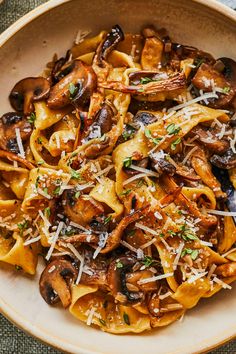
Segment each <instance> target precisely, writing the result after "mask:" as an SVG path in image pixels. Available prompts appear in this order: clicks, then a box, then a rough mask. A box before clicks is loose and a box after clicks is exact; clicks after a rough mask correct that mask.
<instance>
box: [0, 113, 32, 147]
mask: <svg viewBox="0 0 236 354" xmlns="http://www.w3.org/2000/svg"><path fill="white" fill-rule="evenodd" d="M16 129H19V132H20V136H21V140H22V141H23V142H24V141H26V140H27V139H28V138H29V137H30V135H31V133H32V126H31V124H30V123H29V121H28V120H27V119H26V118H25V117H24V115H23V114H21V113H16V112H9V113H6V114H4V115H3V116H2V117H1V118H0V148H1V149H3V150H9V151H11V152H13V153H17V154H18V153H19V152H20V151H19V146H18V144H17V140H16Z"/></svg>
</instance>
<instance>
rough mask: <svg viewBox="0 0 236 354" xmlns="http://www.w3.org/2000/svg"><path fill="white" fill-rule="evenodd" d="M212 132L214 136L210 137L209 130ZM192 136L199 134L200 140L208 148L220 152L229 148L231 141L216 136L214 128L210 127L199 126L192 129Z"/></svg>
mask: <svg viewBox="0 0 236 354" xmlns="http://www.w3.org/2000/svg"><path fill="white" fill-rule="evenodd" d="M209 131H210V133H211V135H212V138H209V135H208V134H207V132H209ZM191 136H197V137H198V139H197V140H198V141H200V142H201V143H202V144H203V145H204V146H205V147H206V148H207V149H209V150H210V151H213V152H215V153H218V154H220V155H221V154H223V153H224V152H225V151H226V150H228V148H229V142H228V140H226V139H224V138H223V139H219V138H218V137H217V136H216V132H215V131H214V130H212V129H211V130H209V128H208V127H203V126H202V127H200V126H197V127H195V128H193V129H192V130H191Z"/></svg>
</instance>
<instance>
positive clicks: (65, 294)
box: [39, 259, 77, 308]
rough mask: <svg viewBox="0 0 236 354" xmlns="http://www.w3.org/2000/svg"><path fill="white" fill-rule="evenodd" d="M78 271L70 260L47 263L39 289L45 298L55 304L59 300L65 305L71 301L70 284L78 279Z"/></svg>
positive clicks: (49, 302)
mask: <svg viewBox="0 0 236 354" xmlns="http://www.w3.org/2000/svg"><path fill="white" fill-rule="evenodd" d="M76 276H77V271H76V269H75V268H74V266H73V265H72V264H71V262H70V261H68V260H65V259H57V260H54V261H52V262H51V263H49V264H48V265H47V267H46V268H45V269H44V271H43V273H42V274H41V277H40V280H39V290H40V294H41V296H42V297H43V299H44V300H45V301H46V302H47V303H48V304H49V305H53V304H55V303H57V302H58V301H59V300H60V301H61V302H62V305H63V307H65V308H66V307H68V306H69V305H70V303H71V291H70V286H71V284H72V282H73V281H74V280H75V279H76Z"/></svg>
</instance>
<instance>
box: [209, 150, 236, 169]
mask: <svg viewBox="0 0 236 354" xmlns="http://www.w3.org/2000/svg"><path fill="white" fill-rule="evenodd" d="M210 162H211V163H212V165H214V166H216V167H219V168H222V169H225V170H229V169H231V168H234V167H236V154H235V153H234V152H233V151H232V149H229V150H227V151H226V152H225V153H224V154H223V155H217V154H215V155H213V156H211V158H210Z"/></svg>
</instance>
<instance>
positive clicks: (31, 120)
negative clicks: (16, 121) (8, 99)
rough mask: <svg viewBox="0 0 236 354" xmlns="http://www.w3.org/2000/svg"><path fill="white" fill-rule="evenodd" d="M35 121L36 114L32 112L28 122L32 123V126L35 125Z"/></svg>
mask: <svg viewBox="0 0 236 354" xmlns="http://www.w3.org/2000/svg"><path fill="white" fill-rule="evenodd" d="M35 120H36V115H35V113H34V112H32V113H31V114H30V116H29V117H28V122H29V123H31V124H34V122H35Z"/></svg>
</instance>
